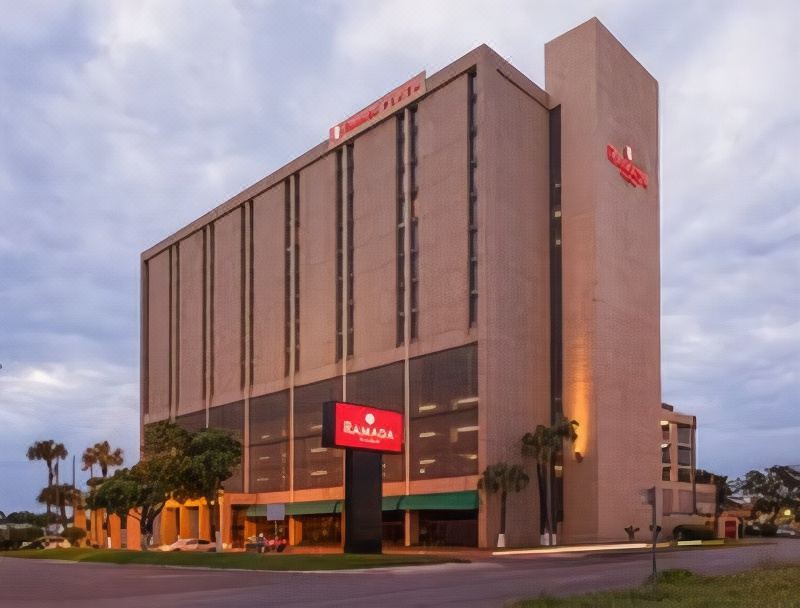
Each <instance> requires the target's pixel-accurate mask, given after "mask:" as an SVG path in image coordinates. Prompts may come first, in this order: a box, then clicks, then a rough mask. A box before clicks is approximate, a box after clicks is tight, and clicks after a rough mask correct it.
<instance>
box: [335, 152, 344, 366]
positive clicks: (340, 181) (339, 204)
mask: <svg viewBox="0 0 800 608" xmlns="http://www.w3.org/2000/svg"><path fill="white" fill-rule="evenodd" d="M343 162H344V154H343V152H342V148H339V149H337V150H336V360H337V361H340V360H341V359H342V357H343V356H344V353H343V351H344V330H343V328H342V323H343V321H344V319H343V313H344V308H343V306H344V209H343V194H344V193H343V188H344V177H343V175H344V169H343V167H342V163H343Z"/></svg>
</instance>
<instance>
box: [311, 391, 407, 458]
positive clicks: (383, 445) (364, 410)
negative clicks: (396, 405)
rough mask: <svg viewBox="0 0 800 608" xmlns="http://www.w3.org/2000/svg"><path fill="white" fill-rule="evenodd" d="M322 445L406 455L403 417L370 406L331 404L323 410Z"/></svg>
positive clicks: (326, 403)
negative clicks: (403, 453)
mask: <svg viewBox="0 0 800 608" xmlns="http://www.w3.org/2000/svg"><path fill="white" fill-rule="evenodd" d="M322 445H323V446H325V447H329V448H355V449H358V450H371V451H373V452H389V453H392V454H397V453H399V452H402V451H403V415H402V414H400V413H398V412H392V411H389V410H384V409H379V408H376V407H370V406H368V405H358V404H356V403H343V402H341V401H327V402H325V403H324V404H323V406H322Z"/></svg>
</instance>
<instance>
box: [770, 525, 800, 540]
mask: <svg viewBox="0 0 800 608" xmlns="http://www.w3.org/2000/svg"><path fill="white" fill-rule="evenodd" d="M775 536H788V537H790V538H800V532H798V531H797V529H796V528H792V527H791V526H778V529H777V530H775Z"/></svg>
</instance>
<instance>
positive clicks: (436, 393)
mask: <svg viewBox="0 0 800 608" xmlns="http://www.w3.org/2000/svg"><path fill="white" fill-rule="evenodd" d="M410 365H411V367H410V370H409V371H410V380H411V381H410V391H411V394H410V407H411V412H410V417H411V429H410V436H411V437H410V441H411V471H410V477H411V479H431V478H436V477H454V476H460V475H474V474H477V472H478V351H477V348H476V346H475V345H474V344H473V345H470V346H465V347H462V348H455V349H452V350H448V351H444V352H440V353H435V354H432V355H426V356H424V357H418V358H416V359H412V360H411V362H410Z"/></svg>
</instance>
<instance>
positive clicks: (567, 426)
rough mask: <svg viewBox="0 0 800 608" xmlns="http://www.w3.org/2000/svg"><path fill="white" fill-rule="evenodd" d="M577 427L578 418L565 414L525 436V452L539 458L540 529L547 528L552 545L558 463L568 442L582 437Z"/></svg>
mask: <svg viewBox="0 0 800 608" xmlns="http://www.w3.org/2000/svg"><path fill="white" fill-rule="evenodd" d="M577 427H578V422H577V421H576V420H569V419H568V418H565V417H562V418H561V420H559V421H557V422H556V423H554V424H553V425H551V426H544V425H543V424H540V425H538V426H537V427H536V429H535V430H534V432H533V433H525V435H523V437H522V453H523V454H524V455H526V456H532V457H533V458H534V459H535V460H536V481H537V486H538V489H539V520H540V530H541V531H542V532H543V531H544V530H547V536H548V545H552V544H553V534H554V532H555V521H554V519H555V518H554V517H553V480H554V478H555V465H556V463H557V462H558V461H559V458H560V457H561V455H562V454H563V452H564V443H565V442H569V443H574V442H575V440H576V439H577V438H578V433H577V431H576V430H575V429H576V428H577ZM542 524H544V525H542Z"/></svg>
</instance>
